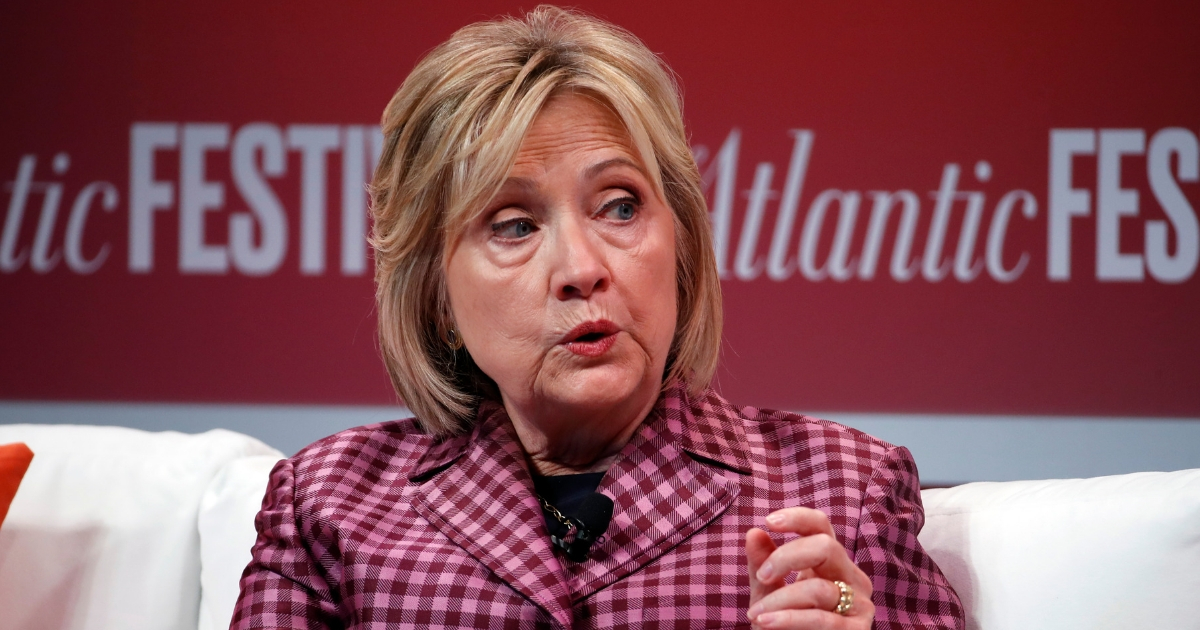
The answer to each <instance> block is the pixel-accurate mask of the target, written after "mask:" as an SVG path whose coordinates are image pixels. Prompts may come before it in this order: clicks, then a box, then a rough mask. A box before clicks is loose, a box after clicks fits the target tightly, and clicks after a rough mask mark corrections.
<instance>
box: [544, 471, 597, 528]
mask: <svg viewBox="0 0 1200 630" xmlns="http://www.w3.org/2000/svg"><path fill="white" fill-rule="evenodd" d="M603 478H604V473H603V472H594V473H577V474H574V475H554V476H550V477H543V476H541V475H533V489H534V491H535V492H537V493H538V495H539V496H541V497H542V498H543V499H545V500H546V501H549V502H550V505H553V506H554V507H556V508H558V511H559V512H562V513H563V514H566V515H567V516H575V512H576V511H577V510H578V509H579V505H580V504H581V503H583V500H584V499H585V498H587V496H588V495H590V494H591V493H593V492H595V491H596V488H599V487H600V480H601V479H603ZM542 516H543V517H544V518H545V519H546V529H547V530H549V532H550V535H551V536H558V537H560V538H561V537H562V536H565V535H566V533H567V528H566V527H565V526H563V524H562V523H560V522H558V519H556V518H554V517H553V516H551V515H550V512H547V511H546V509H545V508H542Z"/></svg>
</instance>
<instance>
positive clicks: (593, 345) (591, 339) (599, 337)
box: [559, 319, 619, 357]
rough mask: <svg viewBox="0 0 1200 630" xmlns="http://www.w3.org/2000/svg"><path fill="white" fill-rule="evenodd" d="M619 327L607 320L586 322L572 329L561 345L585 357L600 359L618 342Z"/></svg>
mask: <svg viewBox="0 0 1200 630" xmlns="http://www.w3.org/2000/svg"><path fill="white" fill-rule="evenodd" d="M618 331H619V329H618V328H617V325H616V324H614V323H612V322H610V321H608V320H607V319H598V320H596V321H592V322H584V323H582V324H580V325H578V326H576V327H574V328H572V329H571V332H569V333H567V334H566V335H565V336H564V337H563V340H562V341H561V342H559V343H561V344H562V345H564V346H566V348H567V350H570V351H571V352H574V353H575V354H578V355H579V356H584V357H598V356H600V355H602V354H604V353H605V352H608V349H609V348H611V347H612V345H613V344H614V343H616V341H617V332H618Z"/></svg>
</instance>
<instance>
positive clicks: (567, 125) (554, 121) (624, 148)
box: [509, 94, 645, 177]
mask: <svg viewBox="0 0 1200 630" xmlns="http://www.w3.org/2000/svg"><path fill="white" fill-rule="evenodd" d="M571 154H574V155H571ZM569 155H570V156H571V157H575V158H581V159H584V160H586V161H587V162H596V163H598V162H612V163H625V164H628V165H631V166H633V167H634V168H636V169H637V170H639V171H642V172H643V173H645V166H644V165H643V164H642V163H641V162H642V160H641V156H639V155H638V152H637V151H636V149H635V148H634V145H633V140H632V138H631V137H630V134H629V131H628V130H627V129H626V128H625V124H624V122H623V121H622V120H621V119H620V117H618V116H617V114H616V113H615V112H613V111H612V109H610V108H608V107H605V106H604V105H602V104H600V103H599V102H597V101H596V100H595V99H593V98H589V97H586V96H582V95H579V94H563V95H557V96H554V97H551V98H550V99H549V100H548V101H547V102H546V103H545V105H543V107H542V109H541V111H540V112H539V113H538V115H537V117H536V118H535V119H534V121H533V123H532V124H531V125H530V126H529V129H528V130H527V131H526V133H525V137H524V138H523V139H522V141H521V145H520V148H519V149H518V151H517V155H516V159H515V160H514V162H513V165H512V167H511V168H510V170H509V176H510V177H520V176H522V175H535V174H537V173H538V172H541V171H544V170H547V169H550V168H553V167H554V166H556V165H558V164H559V163H560V161H561V160H563V159H564V158H565V157H568V156H569ZM593 166H594V165H593Z"/></svg>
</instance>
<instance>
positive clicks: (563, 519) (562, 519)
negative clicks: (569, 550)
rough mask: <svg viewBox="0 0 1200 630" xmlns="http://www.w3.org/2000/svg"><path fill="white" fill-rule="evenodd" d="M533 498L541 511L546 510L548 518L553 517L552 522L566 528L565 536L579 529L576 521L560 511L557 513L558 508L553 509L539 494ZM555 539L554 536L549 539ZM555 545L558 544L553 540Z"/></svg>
mask: <svg viewBox="0 0 1200 630" xmlns="http://www.w3.org/2000/svg"><path fill="white" fill-rule="evenodd" d="M534 496H536V497H537V500H538V503H541V504H542V509H543V510H546V512H547V513H548V514H549V515H550V516H553V517H554V520H556V521H558V522H559V523H561V524H562V525H563V526H564V527H566V528H567V534H566V535H568V536H569V535H570V534H571V530H578V529H580V523H579V521H577V520H575V519H573V518H571V517H569V516H567V515H566V514H563V513H562V512H561V511H559V509H558V508H556V507H554V505H552V504H551V503H550V502H549V501H547V500H546V499H544V498H542V495H540V494H536V495H534ZM556 538H557V537H556V536H551V539H556ZM564 538H565V536H564ZM557 543H558V541H557V540H555V544H557Z"/></svg>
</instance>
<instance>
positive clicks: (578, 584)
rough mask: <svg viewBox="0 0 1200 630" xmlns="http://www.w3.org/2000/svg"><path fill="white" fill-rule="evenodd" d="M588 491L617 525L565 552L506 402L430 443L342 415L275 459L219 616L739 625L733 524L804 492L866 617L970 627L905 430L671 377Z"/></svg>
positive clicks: (396, 427) (403, 425)
mask: <svg viewBox="0 0 1200 630" xmlns="http://www.w3.org/2000/svg"><path fill="white" fill-rule="evenodd" d="M599 491H600V492H603V493H604V494H607V495H608V496H610V497H612V499H613V501H614V503H615V508H614V511H613V519H612V524H611V525H610V526H609V528H608V532H607V534H606V536H605V539H604V540H603V541H602V542H600V543H598V544H597V545H596V546H595V547H594V548H593V550H592V554H591V557H590V558H589V559H588V560H586V561H585V562H582V563H574V562H571V561H569V560H567V559H566V558H565V557H564V556H563V555H562V554H561V553H560V552H558V551H557V550H556V549H554V548H553V546H552V545H551V543H550V540H549V538H548V535H547V533H546V527H545V523H544V521H543V519H542V512H541V509H540V507H539V506H538V502H537V500H536V498H535V497H534V494H533V490H532V481H531V479H530V476H529V471H528V469H527V467H526V463H525V457H524V455H523V453H522V451H521V446H520V444H519V443H518V441H517V438H516V434H515V433H514V431H513V428H512V424H511V422H510V421H509V420H508V417H507V415H506V414H505V412H504V409H503V408H502V407H501V406H499V405H495V404H484V405H483V406H482V407H481V408H480V411H479V418H478V422H477V424H476V425H475V427H474V428H473V430H471V431H470V432H469V433H467V434H464V435H461V436H458V437H453V438H450V439H446V440H443V441H435V440H433V439H431V438H430V437H429V436H428V435H426V434H424V433H422V432H421V430H420V429H419V428H418V427H417V425H416V424H415V423H414V422H413V421H412V420H403V421H399V422H388V423H383V424H376V425H370V426H365V427H360V428H356V429H350V430H348V431H344V432H342V433H338V434H337V435H333V436H331V437H328V438H325V439H324V440H321V441H319V442H317V443H315V444H313V445H312V446H309V447H308V448H306V449H304V450H303V451H301V452H300V453H299V454H297V455H296V456H295V457H293V458H291V459H287V460H283V461H281V462H280V463H279V464H278V465H277V466H276V467H275V470H274V471H273V472H272V473H271V480H270V485H269V487H268V489H267V495H266V497H265V498H264V500H263V507H262V511H261V512H260V513H259V514H258V517H257V519H256V520H255V524H256V526H257V528H258V541H257V542H256V543H255V545H254V548H253V559H252V561H251V562H250V565H249V566H248V567H247V568H246V571H245V573H244V574H243V576H242V582H241V588H242V593H241V598H240V599H239V600H238V604H237V608H236V611H235V613H234V618H233V623H232V626H231V628H233V629H234V630H242V629H249V628H330V629H332V628H356V629H367V628H370V629H383V628H389V629H392V628H396V629H399V628H451V627H454V628H458V627H470V628H644V627H649V628H721V627H737V626H741V627H746V626H748V625H749V624H748V622H747V620H746V615H745V611H746V608H747V607H748V606H749V601H750V587H749V583H748V581H747V580H748V578H747V575H746V562H745V557H744V545H745V534H746V530H747V529H749V528H750V527H753V526H761V525H762V524H763V519H764V518H765V517H766V515H767V514H768V513H770V512H771V511H773V510H776V509H779V508H783V507H788V506H797V505H803V506H809V507H814V508H817V509H819V510H821V511H823V512H825V513H826V514H828V515H829V518H830V520H831V521H832V523H833V528H834V530H835V531H836V532H837V535H838V537H839V539H840V540H841V541H842V542H843V543H844V544H845V546H846V550H847V551H848V552H849V553H850V555H851V556H852V557H853V558H854V560H855V562H856V563H857V564H858V566H860V567H861V568H862V569H863V570H864V571H865V572H866V573H867V574H868V575H870V576H871V577H872V579H873V582H874V589H875V592H874V603H875V606H876V617H875V627H876V628H962V627H963V612H962V607H961V605H960V604H959V600H958V597H957V595H955V593H954V590H953V589H952V588H951V587H950V585H949V584H948V583H947V582H946V579H945V578H944V577H943V576H942V574H941V572H940V571H938V568H937V566H935V565H934V563H933V561H932V560H930V558H929V556H928V555H926V554H925V552H924V551H923V550H922V549H921V544H920V543H919V542H917V532H918V531H920V529H921V525H922V523H923V521H924V515H923V513H922V509H921V496H920V492H919V487H918V482H917V469H916V466H915V465H914V463H913V460H912V457H911V455H910V454H909V452H908V450H907V449H904V448H902V447H896V446H892V445H890V444H887V443H885V442H882V441H879V440H877V439H874V438H872V437H870V436H868V435H865V434H863V433H860V432H858V431H855V430H853V429H849V428H846V427H843V426H840V425H837V424H834V423H832V422H826V421H823V420H815V419H812V418H808V417H805V416H799V415H795V414H790V413H783V412H778V411H765V410H759V409H755V408H751V407H746V408H737V407H734V406H732V405H731V404H729V403H728V402H726V401H725V400H724V399H723V398H721V397H720V396H719V395H717V394H716V393H715V392H712V391H708V392H706V393H705V394H704V395H702V396H699V397H697V398H694V399H689V397H688V396H687V394H686V393H685V392H684V391H683V390H682V389H681V388H678V387H673V388H669V389H667V390H666V391H665V392H664V393H663V395H662V397H661V399H660V400H659V402H658V404H657V406H656V408H655V410H654V411H653V412H652V413H651V414H650V416H649V417H648V418H647V419H646V421H645V423H644V424H643V425H642V427H641V428H640V429H639V430H638V432H637V433H636V435H635V436H634V437H633V438H632V439H631V440H630V442H629V443H628V444H627V445H626V446H625V449H624V450H623V451H622V452H621V455H620V457H619V458H618V459H617V461H616V463H614V464H613V466H612V468H610V469H609V471H608V473H607V474H606V475H605V477H604V479H603V481H602V482H601V484H600V487H599ZM785 539H786V537H778V538H777V540H776V542H777V543H781V542H783V541H784V540H785Z"/></svg>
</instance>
